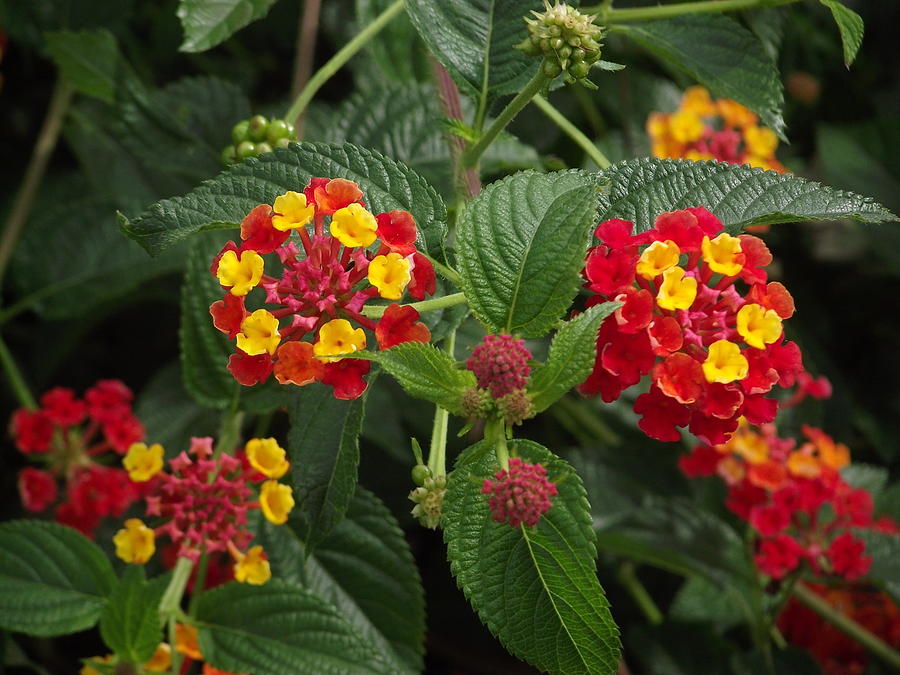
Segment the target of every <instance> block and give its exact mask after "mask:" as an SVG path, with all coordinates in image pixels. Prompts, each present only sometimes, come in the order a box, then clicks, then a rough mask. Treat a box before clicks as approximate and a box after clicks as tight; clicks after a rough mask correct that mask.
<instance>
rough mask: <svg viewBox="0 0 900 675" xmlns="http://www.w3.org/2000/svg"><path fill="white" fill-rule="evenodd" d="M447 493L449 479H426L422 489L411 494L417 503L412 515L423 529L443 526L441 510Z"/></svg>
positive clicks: (411, 498)
mask: <svg viewBox="0 0 900 675" xmlns="http://www.w3.org/2000/svg"><path fill="white" fill-rule="evenodd" d="M446 492H447V477H446V476H437V477H436V478H426V479H425V481H424V482H423V484H422V486H421V487H417V488H416V489H415V490H413V491H412V492H410V493H409V498H410V500H412V501H413V502H415V504H416V505H415V506H414V507H413V509H412V511H411V513H412V515H413V516H414V517H415V518H416V519H417V520H418V521H419V524H421V525H422V526H423V527H427V528H429V529H431V530H434V529H437V526H438V525H440V524H441V508H442V507H443V505H444V494H446Z"/></svg>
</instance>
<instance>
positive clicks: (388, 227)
mask: <svg viewBox="0 0 900 675" xmlns="http://www.w3.org/2000/svg"><path fill="white" fill-rule="evenodd" d="M375 220H376V222H377V223H378V230H377V234H378V238H379V239H381V241H383V242H384V243H385V244H386V245H387V247H388V248H390V249H391V250H392V251H394V252H395V253H399V254H400V255H404V256H405V255H410V254H411V253H415V252H416V236H417V235H418V231H417V229H416V221H415V220H413V217H412V215H411V214H410V213H409V212H408V211H390V212H389V213H381V214H379V215H377V216H376V217H375Z"/></svg>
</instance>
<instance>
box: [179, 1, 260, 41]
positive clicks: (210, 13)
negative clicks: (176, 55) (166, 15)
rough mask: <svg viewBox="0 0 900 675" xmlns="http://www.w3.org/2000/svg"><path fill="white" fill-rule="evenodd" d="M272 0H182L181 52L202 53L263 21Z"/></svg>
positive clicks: (180, 11) (180, 16)
mask: <svg viewBox="0 0 900 675" xmlns="http://www.w3.org/2000/svg"><path fill="white" fill-rule="evenodd" d="M274 4H275V0H215V2H210V0H181V1H180V2H179V3H178V10H177V12H176V13H177V14H178V18H179V19H181V26H182V28H184V42H182V43H181V47H180V49H181V51H183V52H202V51H206V50H207V49H209V48H210V47H215V46H216V45H217V44H219V43H220V42H223V41H224V40H227V39H228V38H229V37H231V35H232V34H233V33H235V32H237V31H239V30H240V29H241V28H243V27H244V26H246V25H247V24H248V23H251V22H253V21H256V20H257V19H261V18H263V17H264V16H265V15H266V14H268V13H269V8H270V7H271V6H272V5H274Z"/></svg>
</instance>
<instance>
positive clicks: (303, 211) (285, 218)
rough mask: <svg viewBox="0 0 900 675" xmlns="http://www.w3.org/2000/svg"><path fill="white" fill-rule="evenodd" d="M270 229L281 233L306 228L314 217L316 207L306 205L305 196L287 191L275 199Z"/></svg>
mask: <svg viewBox="0 0 900 675" xmlns="http://www.w3.org/2000/svg"><path fill="white" fill-rule="evenodd" d="M272 210H273V211H274V212H275V215H274V216H272V227H274V228H275V229H276V230H280V231H281V232H286V231H287V230H293V229H296V228H299V227H306V226H307V225H308V224H309V223H310V222H311V221H312V219H313V216H315V215H316V205H315V204H307V203H306V195H305V194H303V193H302V192H294V191H293V190H289V191H288V192H285V193H284V194H283V195H281V196H280V197H276V198H275V204H274V206H273V208H272Z"/></svg>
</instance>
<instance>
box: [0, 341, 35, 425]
mask: <svg viewBox="0 0 900 675" xmlns="http://www.w3.org/2000/svg"><path fill="white" fill-rule="evenodd" d="M0 365H2V366H3V372H4V373H6V379H7V380H9V386H10V388H11V389H12V390H13V393H14V394H15V395H16V398H17V399H19V404H20V405H22V406H24V407H26V408H28V409H29V410H36V409H37V407H38V405H37V401H35V400H34V396H32V395H31V390H30V389H29V388H28V385H27V384H25V378H24V377H23V376H22V373H21V371H20V370H19V366H18V365H16V360H15V359H14V358H13V355H12V354H11V353H10V351H9V348H8V347H7V346H6V342H4V341H3V338H0Z"/></svg>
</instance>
